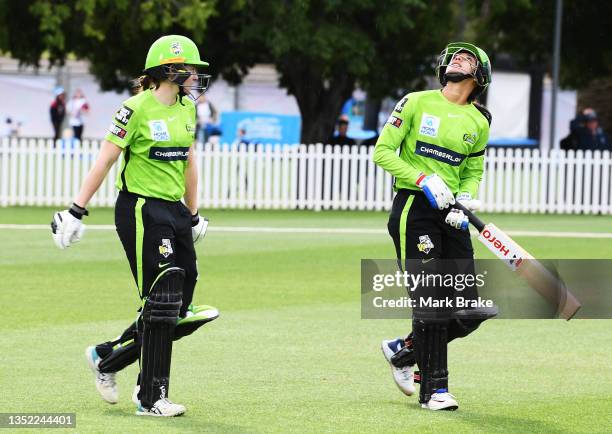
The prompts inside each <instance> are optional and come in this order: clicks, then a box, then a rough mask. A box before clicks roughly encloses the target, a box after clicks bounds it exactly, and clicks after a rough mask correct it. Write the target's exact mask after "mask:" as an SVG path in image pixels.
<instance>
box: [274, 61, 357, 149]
mask: <svg viewBox="0 0 612 434" xmlns="http://www.w3.org/2000/svg"><path fill="white" fill-rule="evenodd" d="M282 69H284V70H282V71H281V74H282V76H283V77H282V79H281V84H282V85H284V86H286V87H287V89H288V92H289V93H290V94H292V95H293V96H295V99H296V101H297V104H298V107H299V109H300V113H301V115H302V132H301V142H302V143H304V144H311V143H325V142H327V139H328V138H329V137H330V136H331V135H332V134H333V132H334V127H335V124H336V120H337V118H338V116H339V114H340V110H341V109H342V105H343V104H344V102H345V101H346V100H347V99H348V98H350V97H351V95H352V94H353V90H354V88H355V80H354V79H353V78H350V77H348V76H347V75H346V74H343V73H342V72H340V73H339V74H338V75H337V76H335V77H333V78H332V79H331V80H329V81H328V83H327V84H325V83H324V82H323V79H322V78H321V74H319V73H318V72H317V71H311V70H308V68H300V67H299V66H298V65H295V64H292V65H291V66H289V67H287V68H282Z"/></svg>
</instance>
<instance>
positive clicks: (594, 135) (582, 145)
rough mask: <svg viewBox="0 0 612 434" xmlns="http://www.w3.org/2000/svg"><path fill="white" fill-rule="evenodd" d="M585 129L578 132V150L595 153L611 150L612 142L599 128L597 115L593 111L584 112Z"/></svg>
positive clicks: (586, 110)
mask: <svg viewBox="0 0 612 434" xmlns="http://www.w3.org/2000/svg"><path fill="white" fill-rule="evenodd" d="M582 116H583V121H584V127H583V128H581V129H580V130H579V131H578V149H582V150H587V149H591V150H593V151H595V150H600V151H605V150H610V141H609V140H608V136H607V135H606V133H604V131H603V129H602V128H601V127H600V126H599V120H598V119H597V113H596V112H595V110H593V109H585V110H584V111H583V112H582Z"/></svg>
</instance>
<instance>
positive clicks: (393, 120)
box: [387, 115, 403, 128]
mask: <svg viewBox="0 0 612 434" xmlns="http://www.w3.org/2000/svg"><path fill="white" fill-rule="evenodd" d="M402 122H403V121H402V120H401V119H400V118H398V117H397V116H393V115H391V116H389V119H387V123H388V124H391V125H393V126H394V127H395V128H399V127H401V126H402Z"/></svg>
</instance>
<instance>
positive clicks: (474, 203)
mask: <svg viewBox="0 0 612 434" xmlns="http://www.w3.org/2000/svg"><path fill="white" fill-rule="evenodd" d="M457 202H459V203H460V204H461V205H463V206H464V207H466V208H467V209H469V210H470V211H478V210H479V209H480V207H481V206H482V202H480V201H479V200H478V199H472V195H471V194H470V193H459V194H458V195H457Z"/></svg>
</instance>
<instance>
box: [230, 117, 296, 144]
mask: <svg viewBox="0 0 612 434" xmlns="http://www.w3.org/2000/svg"><path fill="white" fill-rule="evenodd" d="M300 128H301V119H300V117H299V116H291V115H277V114H272V113H258V112H222V113H221V129H222V131H223V134H222V135H221V138H220V141H221V143H233V142H235V141H236V140H237V138H238V131H239V130H244V136H243V137H244V141H246V142H248V143H253V144H256V143H280V144H290V145H293V144H296V143H300Z"/></svg>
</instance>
